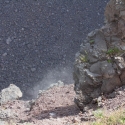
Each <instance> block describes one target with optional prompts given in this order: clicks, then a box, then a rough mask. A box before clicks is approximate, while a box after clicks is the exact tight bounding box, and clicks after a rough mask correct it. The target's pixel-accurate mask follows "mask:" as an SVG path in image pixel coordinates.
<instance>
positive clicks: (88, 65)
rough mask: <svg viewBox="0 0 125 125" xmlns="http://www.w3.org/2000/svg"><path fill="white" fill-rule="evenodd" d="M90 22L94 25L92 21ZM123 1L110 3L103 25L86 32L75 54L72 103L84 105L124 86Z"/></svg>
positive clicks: (124, 27)
mask: <svg viewBox="0 0 125 125" xmlns="http://www.w3.org/2000/svg"><path fill="white" fill-rule="evenodd" d="M93 23H94V22H93ZM124 60H125V0H110V1H109V3H108V4H107V6H106V10H105V26H103V27H102V28H101V29H96V30H94V31H92V32H90V33H89V34H88V36H87V38H86V40H84V42H83V43H82V45H81V48H80V51H79V52H78V53H77V54H76V59H75V64H74V73H73V76H74V81H75V87H74V89H75V91H76V97H75V102H76V104H77V105H78V106H79V107H80V108H81V109H83V108H84V106H85V105H86V104H88V103H89V102H91V101H92V99H94V98H97V97H98V96H100V95H101V94H103V93H107V94H108V93H110V92H112V91H113V90H114V89H115V88H116V87H119V86H122V85H125V62H124Z"/></svg>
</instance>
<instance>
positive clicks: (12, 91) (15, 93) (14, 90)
mask: <svg viewBox="0 0 125 125" xmlns="http://www.w3.org/2000/svg"><path fill="white" fill-rule="evenodd" d="M22 95H23V94H22V92H21V90H20V88H18V87H17V86H15V85H14V84H10V86H9V87H8V88H5V89H3V90H2V91H1V93H0V103H1V104H4V103H6V102H8V101H13V100H16V99H19V98H21V97H22Z"/></svg>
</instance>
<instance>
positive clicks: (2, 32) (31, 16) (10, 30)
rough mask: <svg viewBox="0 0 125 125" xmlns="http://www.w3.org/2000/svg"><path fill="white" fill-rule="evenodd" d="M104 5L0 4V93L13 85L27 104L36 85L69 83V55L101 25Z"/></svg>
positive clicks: (21, 0)
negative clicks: (59, 81) (0, 90)
mask: <svg viewBox="0 0 125 125" xmlns="http://www.w3.org/2000/svg"><path fill="white" fill-rule="evenodd" d="M107 2H108V0H103V1H100V0H97V1H96V2H95V1H93V0H85V1H83V0H1V1H0V88H1V89H3V88H5V87H7V86H8V85H9V84H12V83H13V84H16V85H17V86H19V87H20V88H21V90H22V92H23V93H24V95H25V96H24V97H25V98H27V97H28V98H32V97H33V94H34V93H33V92H34V91H33V89H34V86H36V85H37V84H39V86H38V88H39V89H44V88H46V87H48V86H49V85H50V84H51V83H55V82H57V81H58V80H62V81H63V82H64V83H65V84H68V83H73V80H72V65H73V63H72V62H73V61H74V58H75V53H76V52H77V51H78V50H79V46H80V44H81V43H82V41H83V40H84V38H85V36H86V34H87V33H88V32H90V31H92V30H94V29H95V28H99V27H101V26H102V25H103V20H104V17H103V13H104V7H105V5H106V3H107ZM47 80H48V81H47ZM28 88H30V90H29V89H28ZM38 88H37V87H36V89H35V91H38Z"/></svg>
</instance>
